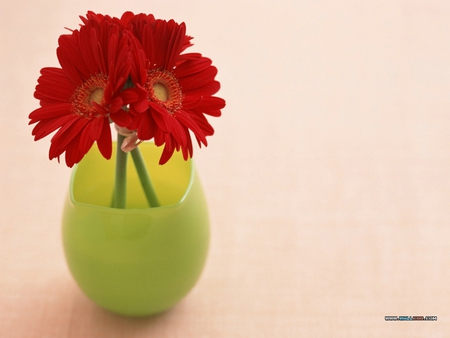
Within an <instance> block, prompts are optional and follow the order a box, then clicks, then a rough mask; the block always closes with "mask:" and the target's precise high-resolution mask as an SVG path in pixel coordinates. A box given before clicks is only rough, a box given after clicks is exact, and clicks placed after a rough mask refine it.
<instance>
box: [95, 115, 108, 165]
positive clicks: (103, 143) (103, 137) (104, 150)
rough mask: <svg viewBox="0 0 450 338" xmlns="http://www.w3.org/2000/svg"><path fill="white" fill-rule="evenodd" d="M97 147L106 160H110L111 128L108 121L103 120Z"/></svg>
mask: <svg viewBox="0 0 450 338" xmlns="http://www.w3.org/2000/svg"><path fill="white" fill-rule="evenodd" d="M97 146H98V149H99V150H100V153H101V154H102V155H103V157H104V158H106V159H108V160H109V159H110V158H111V154H112V142H111V127H110V126H109V122H108V120H107V119H103V125H102V130H101V133H100V137H99V139H98V140H97Z"/></svg>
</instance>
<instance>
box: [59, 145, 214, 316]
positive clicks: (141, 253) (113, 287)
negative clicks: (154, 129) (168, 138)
mask: <svg viewBox="0 0 450 338" xmlns="http://www.w3.org/2000/svg"><path fill="white" fill-rule="evenodd" d="M139 148H140V150H141V152H142V155H143V157H144V159H145V161H146V164H147V167H148V169H149V173H150V176H151V178H152V181H153V184H154V187H155V191H156V194H157V196H158V198H159V201H160V204H161V206H160V207H153V208H150V207H148V204H147V201H146V198H145V195H144V192H143V190H142V188H141V185H140V183H139V179H138V175H137V173H136V170H135V168H134V165H133V162H132V160H131V157H130V156H129V159H128V167H127V172H128V174H127V175H128V176H127V207H126V208H125V209H115V208H112V207H111V202H112V195H113V186H114V172H115V155H114V154H113V158H112V159H111V160H105V159H104V158H103V157H102V156H101V154H100V153H99V151H98V150H97V149H96V147H93V149H92V150H91V151H90V152H89V153H88V154H87V155H86V156H85V158H84V159H83V160H82V161H81V162H80V163H79V164H78V165H77V166H76V167H75V168H74V170H73V173H72V177H71V182H70V189H69V193H68V196H67V199H66V202H65V207H64V212H63V220H62V235H63V245H64V250H65V255H66V260H67V264H68V266H69V269H70V271H71V273H72V275H73V277H74V279H75V281H76V282H77V284H78V285H79V287H80V288H81V289H82V290H83V292H84V293H85V294H86V295H87V296H88V297H89V298H90V299H92V300H93V301H94V302H95V303H97V304H98V305H99V306H101V307H103V308H105V309H108V310H110V311H112V312H116V313H119V314H122V315H127V316H148V315H152V314H156V313H159V312H162V311H164V310H167V309H168V308H170V307H172V306H173V305H175V304H176V303H177V302H178V301H180V300H181V299H182V298H183V297H184V296H185V295H186V294H187V293H188V292H189V291H190V290H191V289H192V288H193V286H194V285H195V283H196V282H197V280H198V278H199V276H200V274H201V272H202V270H203V267H204V264H205V261H206V256H207V251H208V244H209V220H208V209H207V205H206V201H205V197H204V194H203V190H202V187H201V184H200V182H199V178H198V175H197V173H196V171H195V168H194V165H193V162H192V161H191V160H189V161H184V160H183V158H182V157H181V155H180V154H178V153H175V154H174V156H173V157H172V159H171V160H170V161H169V162H168V163H167V164H165V165H163V166H161V165H159V164H158V160H159V157H160V152H161V149H160V148H157V147H155V146H154V145H153V144H152V143H143V144H141V145H140V146H139Z"/></svg>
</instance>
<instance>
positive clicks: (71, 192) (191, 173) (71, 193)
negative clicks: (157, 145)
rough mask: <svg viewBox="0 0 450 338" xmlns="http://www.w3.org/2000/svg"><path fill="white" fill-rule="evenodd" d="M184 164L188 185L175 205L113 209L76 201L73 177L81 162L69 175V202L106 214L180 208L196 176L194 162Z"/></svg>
mask: <svg viewBox="0 0 450 338" xmlns="http://www.w3.org/2000/svg"><path fill="white" fill-rule="evenodd" d="M113 143H114V144H115V143H116V142H115V141H114V142H113ZM146 143H147V144H148V145H150V144H151V145H154V143H153V142H146ZM141 146H142V145H141ZM185 162H187V163H188V165H189V180H188V184H187V186H186V189H185V190H184V192H183V194H182V196H181V198H180V199H179V200H178V201H177V202H176V203H170V204H164V205H160V206H157V207H150V206H148V207H144V208H142V207H130V208H113V207H110V206H104V205H97V204H92V203H85V202H80V201H77V200H76V199H75V196H74V189H73V187H74V181H75V177H76V174H77V170H78V167H79V165H80V164H81V162H80V163H77V164H75V166H74V168H73V171H72V174H71V177H70V185H69V198H70V201H71V203H72V204H73V205H76V206H83V207H89V208H95V209H99V210H105V211H106V210H108V212H118V213H127V212H129V213H136V212H140V211H142V212H148V210H153V211H155V212H156V211H163V210H167V209H173V208H176V207H179V206H181V205H182V204H183V203H184V202H185V200H186V198H187V196H188V195H189V193H190V191H191V189H192V186H193V183H194V179H195V176H196V172H195V166H194V162H193V160H192V158H190V159H187V160H185Z"/></svg>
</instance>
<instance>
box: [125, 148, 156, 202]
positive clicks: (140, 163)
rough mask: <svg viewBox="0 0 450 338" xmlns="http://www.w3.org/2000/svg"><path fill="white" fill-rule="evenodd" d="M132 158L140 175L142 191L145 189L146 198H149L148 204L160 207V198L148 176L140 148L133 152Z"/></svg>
mask: <svg viewBox="0 0 450 338" xmlns="http://www.w3.org/2000/svg"><path fill="white" fill-rule="evenodd" d="M131 157H132V158H133V162H134V166H135V167H136V171H137V173H138V176H139V180H140V181H141V185H142V189H144V193H145V196H146V197H147V201H148V204H149V205H150V207H159V206H160V204H159V201H158V197H157V196H156V193H155V189H154V188H153V183H152V181H151V179H150V176H149V174H148V170H147V167H146V165H145V162H144V159H143V157H142V154H141V151H140V150H139V147H136V148H135V149H133V150H132V151H131Z"/></svg>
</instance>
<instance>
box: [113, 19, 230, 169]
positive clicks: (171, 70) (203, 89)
mask: <svg viewBox="0 0 450 338" xmlns="http://www.w3.org/2000/svg"><path fill="white" fill-rule="evenodd" d="M121 24H122V25H123V26H124V27H126V29H128V30H130V31H131V32H132V33H133V35H134V36H135V37H136V38H137V40H138V41H139V43H140V44H137V43H136V41H134V42H133V43H134V44H135V45H134V47H133V48H134V51H135V53H133V57H134V58H135V62H134V65H135V67H136V68H133V69H132V70H131V78H132V81H133V83H134V85H135V86H136V88H138V89H140V90H142V91H144V92H145V96H146V103H145V104H143V102H142V101H139V102H137V103H136V104H131V105H130V112H131V114H132V115H133V123H132V124H131V125H129V126H128V128H129V129H136V130H137V135H138V137H139V139H141V140H149V139H151V138H154V141H155V144H156V145H157V146H161V145H164V150H163V153H162V156H161V159H160V164H164V163H166V162H167V161H168V160H169V159H170V157H171V156H172V154H173V152H174V151H175V150H177V151H179V150H181V151H182V153H183V157H184V159H188V158H189V157H192V153H193V148H192V140H191V135H190V131H192V133H193V134H194V136H195V138H196V140H197V142H198V144H199V146H200V147H201V145H202V144H203V145H205V146H206V145H207V141H206V137H207V136H210V135H213V133H214V129H213V128H212V126H211V125H210V124H209V122H208V121H207V119H206V117H205V114H206V115H211V116H220V115H221V111H220V109H222V108H223V107H224V106H225V101H224V100H223V99H221V98H218V97H214V96H212V95H213V94H215V93H216V92H217V91H218V90H219V88H220V84H219V82H217V81H216V80H215V79H214V78H215V76H216V74H217V69H216V68H215V67H214V66H212V65H211V64H212V61H211V60H210V59H208V58H206V57H203V56H202V55H201V54H198V53H190V54H182V52H183V51H184V50H185V49H186V48H188V47H189V46H191V42H190V40H191V39H192V38H191V37H189V36H186V27H185V24H184V23H182V24H177V23H175V22H174V21H173V20H170V21H168V22H167V21H163V20H155V18H154V17H153V16H152V15H145V14H139V15H132V14H130V13H125V14H124V15H123V16H122V18H121Z"/></svg>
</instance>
